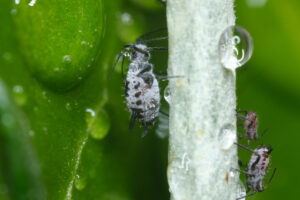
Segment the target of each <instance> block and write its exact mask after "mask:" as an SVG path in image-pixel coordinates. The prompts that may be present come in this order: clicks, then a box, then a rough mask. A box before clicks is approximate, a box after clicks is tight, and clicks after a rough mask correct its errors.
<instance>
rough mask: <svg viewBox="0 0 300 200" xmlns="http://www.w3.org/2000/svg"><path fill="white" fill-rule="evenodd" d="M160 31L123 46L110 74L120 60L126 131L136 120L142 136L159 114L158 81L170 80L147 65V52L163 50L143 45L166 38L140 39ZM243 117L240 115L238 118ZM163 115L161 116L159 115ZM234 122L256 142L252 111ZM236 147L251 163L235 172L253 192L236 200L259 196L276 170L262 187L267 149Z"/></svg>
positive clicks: (255, 126)
mask: <svg viewBox="0 0 300 200" xmlns="http://www.w3.org/2000/svg"><path fill="white" fill-rule="evenodd" d="M164 29H165V28H163V29H158V30H155V31H152V32H150V33H147V34H145V35H143V36H141V37H139V38H138V39H137V40H136V43H133V44H129V45H125V46H124V47H123V49H122V51H121V53H120V54H119V56H118V58H117V60H116V62H115V64H114V66H113V70H114V68H115V67H116V64H117V63H118V61H119V60H120V58H121V57H122V65H121V66H122V78H123V81H124V88H125V96H126V104H127V107H128V110H129V112H130V114H131V120H130V126H129V129H130V131H132V130H133V127H134V123H135V121H136V120H138V121H139V122H140V123H141V125H142V126H143V127H144V131H143V136H145V135H146V133H147V129H148V127H149V126H152V125H153V124H154V122H155V119H156V118H157V116H158V114H159V112H160V111H159V109H160V92H159V85H158V78H170V77H158V76H156V75H155V74H154V73H153V65H152V64H151V63H150V62H149V60H150V56H151V54H150V52H151V51H152V50H167V48H166V47H148V46H147V44H148V43H151V42H154V41H159V40H165V39H167V37H160V38H155V39H149V40H143V38H144V37H145V36H147V35H149V34H152V33H154V32H158V31H161V30H164ZM125 57H129V60H130V64H129V69H128V72H127V76H126V79H125V80H124V74H123V64H124V58H125ZM242 113H244V115H243V114H242ZM162 114H164V113H162ZM237 116H238V118H240V119H242V120H243V121H244V130H245V132H246V133H245V134H239V136H240V137H242V138H246V139H247V140H248V145H249V144H250V141H255V140H258V139H259V137H258V132H257V128H258V126H257V125H258V120H257V116H256V113H255V112H253V111H250V112H247V111H239V112H237ZM236 145H238V146H239V147H241V148H243V149H246V150H248V151H250V152H251V153H252V156H251V159H250V161H249V163H248V165H247V166H246V167H245V168H246V169H245V171H243V170H240V169H236V170H237V171H239V172H241V173H244V174H246V176H247V182H246V184H247V188H248V190H249V191H250V190H252V191H253V192H252V193H250V194H247V195H245V196H242V197H239V198H237V200H239V199H244V198H247V197H250V196H252V195H254V194H256V193H257V192H262V191H264V189H265V188H266V187H267V186H268V185H269V183H270V182H271V180H272V178H273V176H274V174H275V171H276V169H275V170H274V171H273V173H272V175H271V178H270V179H269V181H268V182H267V184H266V185H265V187H264V186H263V179H264V176H265V174H266V171H267V169H268V167H269V163H270V153H271V152H272V148H271V147H265V146H264V145H261V146H259V147H258V148H256V149H254V150H252V149H250V148H249V147H248V146H245V145H242V144H239V143H236Z"/></svg>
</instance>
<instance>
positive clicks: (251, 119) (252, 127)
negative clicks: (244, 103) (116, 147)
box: [237, 111, 266, 145]
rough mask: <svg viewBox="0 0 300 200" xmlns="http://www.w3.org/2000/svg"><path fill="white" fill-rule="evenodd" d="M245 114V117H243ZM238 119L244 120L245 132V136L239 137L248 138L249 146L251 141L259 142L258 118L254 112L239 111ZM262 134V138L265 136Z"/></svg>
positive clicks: (240, 135)
mask: <svg viewBox="0 0 300 200" xmlns="http://www.w3.org/2000/svg"><path fill="white" fill-rule="evenodd" d="M241 113H244V114H245V115H242V114H241ZM237 117H238V118H240V119H242V120H244V130H245V131H246V133H245V134H239V137H242V138H246V139H247V140H248V145H249V144H250V141H251V140H258V139H259V136H258V132H257V129H258V118H257V115H256V113H255V112H254V111H237ZM265 132H266V130H265V131H264V133H265ZM264 133H263V134H262V136H263V135H264Z"/></svg>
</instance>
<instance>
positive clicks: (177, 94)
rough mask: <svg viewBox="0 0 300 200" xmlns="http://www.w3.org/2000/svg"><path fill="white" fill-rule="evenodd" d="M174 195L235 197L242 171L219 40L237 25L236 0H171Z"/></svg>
mask: <svg viewBox="0 0 300 200" xmlns="http://www.w3.org/2000/svg"><path fill="white" fill-rule="evenodd" d="M167 21H168V30H169V69H168V74H169V75H170V76H174V75H182V76H184V78H182V79H176V80H170V83H169V84H170V90H171V97H170V98H171V102H170V138H169V166H168V181H169V186H170V192H171V199H172V200H185V199H186V200H234V199H236V198H237V197H240V195H241V194H239V193H238V189H241V188H240V186H239V176H238V174H235V173H233V172H231V171H230V169H231V168H238V166H237V163H238V158H237V147H236V145H234V142H236V114H235V109H236V94H235V90H236V88H235V77H234V76H233V73H232V72H230V71H228V70H226V69H225V68H223V67H222V65H221V64H220V61H219V56H218V42H219V38H220V35H221V33H222V31H223V30H225V29H226V28H227V27H228V26H231V25H234V24H235V15H234V10H233V0H189V1H183V0H168V1H167Z"/></svg>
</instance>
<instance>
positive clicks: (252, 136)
mask: <svg viewBox="0 0 300 200" xmlns="http://www.w3.org/2000/svg"><path fill="white" fill-rule="evenodd" d="M257 125H258V120H257V116H256V114H255V112H253V111H249V112H247V114H246V116H245V123H244V129H245V130H246V137H247V139H248V140H258V134H257Z"/></svg>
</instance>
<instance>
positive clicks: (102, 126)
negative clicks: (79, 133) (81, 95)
mask: <svg viewBox="0 0 300 200" xmlns="http://www.w3.org/2000/svg"><path fill="white" fill-rule="evenodd" d="M86 112H87V113H86V122H87V126H88V132H89V134H90V136H91V137H92V138H94V139H96V140H101V139H103V138H104V137H105V136H106V135H107V133H108V131H109V129H110V120H109V117H108V114H107V113H106V112H105V111H104V110H103V109H100V110H98V111H94V110H92V109H90V108H87V109H86Z"/></svg>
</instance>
